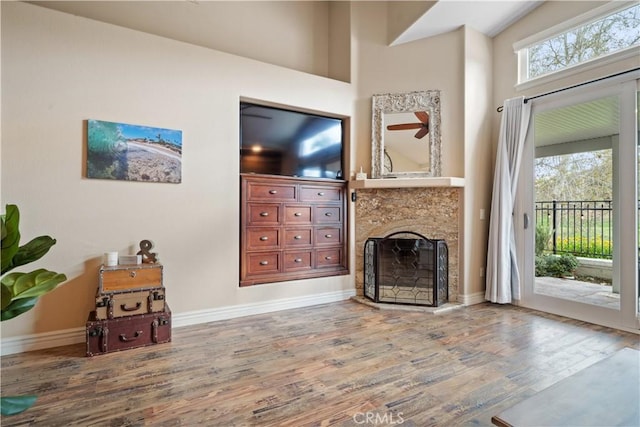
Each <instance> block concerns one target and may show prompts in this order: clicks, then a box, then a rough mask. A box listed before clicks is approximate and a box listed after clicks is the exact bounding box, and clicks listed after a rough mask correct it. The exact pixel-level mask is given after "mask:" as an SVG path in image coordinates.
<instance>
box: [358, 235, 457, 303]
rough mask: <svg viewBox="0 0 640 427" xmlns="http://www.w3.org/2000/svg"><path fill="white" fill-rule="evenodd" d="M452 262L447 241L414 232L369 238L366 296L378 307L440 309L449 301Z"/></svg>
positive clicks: (365, 266) (365, 254) (365, 258)
mask: <svg viewBox="0 0 640 427" xmlns="http://www.w3.org/2000/svg"><path fill="white" fill-rule="evenodd" d="M448 258H449V257H448V248H447V244H446V243H445V241H444V240H439V239H436V240H434V239H428V238H426V237H424V236H423V235H421V234H418V233H415V232H412V231H399V232H396V233H392V234H389V235H388V236H386V237H382V238H380V237H372V238H369V239H367V241H366V242H365V247H364V295H365V297H367V298H369V299H370V300H372V301H374V302H376V303H392V304H410V305H422V306H429V307H439V306H440V305H441V304H444V303H446V302H447V301H448V299H449V271H448V270H449V260H448Z"/></svg>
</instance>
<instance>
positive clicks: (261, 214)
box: [260, 212, 269, 216]
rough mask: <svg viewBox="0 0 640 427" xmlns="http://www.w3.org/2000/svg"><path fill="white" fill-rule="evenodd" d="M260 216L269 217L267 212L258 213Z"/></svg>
mask: <svg viewBox="0 0 640 427" xmlns="http://www.w3.org/2000/svg"><path fill="white" fill-rule="evenodd" d="M260 216H269V212H260Z"/></svg>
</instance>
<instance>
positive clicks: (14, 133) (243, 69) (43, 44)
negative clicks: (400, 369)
mask: <svg viewBox="0 0 640 427" xmlns="http://www.w3.org/2000/svg"><path fill="white" fill-rule="evenodd" d="M240 97H249V98H254V99H264V100H268V101H271V102H274V103H281V104H287V105H291V106H300V107H304V108H306V109H311V110H317V111H323V112H329V113H333V114H338V115H343V116H352V115H353V109H352V107H353V104H352V100H353V98H354V95H353V90H352V87H351V86H350V85H348V84H346V83H342V82H338V81H335V80H330V79H326V78H323V77H317V76H313V75H311V74H307V73H302V72H298V71H292V70H289V69H285V68H281V67H277V66H273V65H268V64H265V63H262V62H257V61H254V60H250V59H245V58H241V57H238V56H233V55H229V54H225V53H221V52H217V51H213V50H210V49H205V48H202V47H197V46H194V45H190V44H186V43H182V42H177V41H173V40H169V39H165V38H160V37H157V36H153V35H149V34H145V33H141V32H137V31H132V30H129V29H125V28H121V27H116V26H113V25H108V24H103V23H99V22H96V21H92V20H89V19H85V18H79V17H76V16H72V15H69V14H64V13H60V12H54V11H51V10H48V9H45V8H41V7H38V6H33V5H30V4H26V3H20V2H3V3H2V125H3V126H2V171H1V173H2V206H3V209H2V210H3V211H4V205H5V204H7V203H15V204H17V205H19V207H20V209H21V211H22V221H21V222H22V223H21V229H22V235H23V242H26V240H27V239H30V238H32V237H35V236H36V235H40V234H50V235H52V236H54V237H55V238H56V239H57V240H58V243H57V245H56V246H54V247H53V249H52V251H51V252H50V253H49V254H47V256H46V257H45V258H43V259H42V260H41V261H39V262H38V263H37V265H36V264H32V265H30V267H34V268H35V267H37V266H41V267H44V268H50V269H52V270H54V271H59V272H64V273H65V274H66V275H67V277H68V278H69V280H68V282H66V283H65V284H64V285H62V286H61V287H60V288H59V289H57V290H56V291H55V292H52V293H50V294H48V295H45V296H44V297H42V298H41V300H40V301H39V303H38V305H37V306H36V308H35V309H33V310H32V311H30V312H28V313H25V314H24V315H22V316H20V317H18V318H16V319H12V320H10V321H6V322H2V336H3V338H6V337H12V336H18V335H23V334H32V333H42V332H48V331H57V330H64V329H70V328H77V327H81V326H83V325H84V322H85V321H86V317H87V314H88V312H89V311H90V310H91V308H92V305H93V304H94V301H93V298H94V295H95V291H96V287H97V281H98V277H97V268H98V266H99V264H100V262H101V255H102V253H103V252H105V251H108V250H116V251H120V252H129V251H135V250H137V244H138V242H139V241H140V240H142V239H151V240H153V241H154V242H155V248H154V249H155V251H156V252H158V254H159V258H160V260H161V261H162V263H163V264H164V266H165V279H166V287H167V298H168V303H169V305H170V306H171V308H172V310H173V312H174V313H175V314H180V313H188V312H195V311H198V310H208V309H214V308H219V307H226V306H233V305H238V304H251V303H260V302H263V301H269V300H277V299H282V298H287V297H297V296H307V295H314V294H321V293H326V292H334V291H345V290H350V289H353V287H354V285H353V280H352V277H351V276H341V277H335V278H323V279H314V280H306V281H298V282H287V283H277V284H270V285H261V286H255V287H250V288H242V289H240V288H239V287H238V253H239V242H238V227H239V193H238V191H239V189H238V186H239V182H238V173H239V170H238V165H239V160H238V155H239V150H238V100H239V98H240ZM91 118H92V119H100V120H108V121H116V122H125V123H134V124H143V125H149V126H156V127H166V128H172V129H181V130H182V131H183V143H184V153H183V169H182V183H181V184H159V183H139V182H126V181H109V180H91V179H86V178H83V165H84V158H83V155H84V151H85V144H86V141H85V134H86V129H85V126H86V124H85V123H86V120H87V119H91Z"/></svg>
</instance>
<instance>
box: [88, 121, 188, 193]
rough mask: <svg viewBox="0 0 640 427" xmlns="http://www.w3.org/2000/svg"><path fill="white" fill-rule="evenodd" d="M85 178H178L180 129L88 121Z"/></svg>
mask: <svg viewBox="0 0 640 427" xmlns="http://www.w3.org/2000/svg"><path fill="white" fill-rule="evenodd" d="M87 178H95V179H117V180H125V181H146V182H169V183H180V182H181V181H182V131H180V130H173V129H163V128H156V127H149V126H140V125H131V124H126V123H114V122H106V121H102V120H93V119H90V120H88V123H87Z"/></svg>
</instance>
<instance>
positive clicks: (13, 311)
mask: <svg viewBox="0 0 640 427" xmlns="http://www.w3.org/2000/svg"><path fill="white" fill-rule="evenodd" d="M37 302H38V297H31V298H20V299H17V300H15V301H11V303H10V304H9V305H8V306H7V308H3V309H2V311H0V321H3V322H4V321H5V320H9V319H13V318H14V317H16V316H19V315H21V314H22V313H24V312H26V311H29V310H31V309H32V308H33V307H34V306H35V305H36V303H37Z"/></svg>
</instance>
